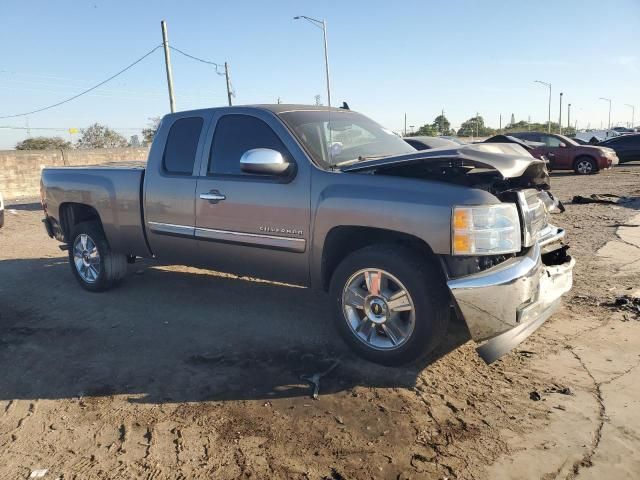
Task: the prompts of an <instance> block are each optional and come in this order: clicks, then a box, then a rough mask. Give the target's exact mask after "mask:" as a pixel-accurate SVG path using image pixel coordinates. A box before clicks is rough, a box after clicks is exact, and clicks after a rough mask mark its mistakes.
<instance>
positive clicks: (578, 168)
mask: <svg viewBox="0 0 640 480" xmlns="http://www.w3.org/2000/svg"><path fill="white" fill-rule="evenodd" d="M573 171H574V172H576V173H577V174H578V175H592V174H594V173H597V172H598V164H597V163H596V161H595V160H594V159H593V158H591V157H584V156H583V157H578V158H576V159H575V160H574V162H573Z"/></svg>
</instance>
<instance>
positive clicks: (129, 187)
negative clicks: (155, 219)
mask: <svg viewBox="0 0 640 480" xmlns="http://www.w3.org/2000/svg"><path fill="white" fill-rule="evenodd" d="M144 167H145V162H113V163H106V164H103V165H91V166H80V167H77V166H74V167H56V168H45V169H44V170H43V171H42V185H41V189H42V194H43V201H44V205H45V206H46V210H47V214H48V215H49V217H51V218H52V220H53V222H54V224H55V222H57V223H58V225H60V224H61V217H62V214H61V212H62V210H63V209H64V208H65V204H69V203H78V204H83V205H90V206H91V207H93V208H94V209H95V210H96V211H97V212H98V214H99V216H100V219H101V220H102V225H103V228H104V231H105V234H106V236H107V238H109V239H110V247H111V249H112V250H114V251H116V252H121V253H126V254H131V255H138V256H145V257H148V256H150V255H151V252H150V251H149V247H148V245H147V241H146V238H145V232H144V221H143V211H142V201H141V199H142V184H143V180H144V174H145V168H144Z"/></svg>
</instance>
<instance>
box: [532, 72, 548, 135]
mask: <svg viewBox="0 0 640 480" xmlns="http://www.w3.org/2000/svg"><path fill="white" fill-rule="evenodd" d="M534 83H539V84H541V85H544V86H546V87H549V116H548V119H547V132H548V133H551V84H550V83H547V82H542V81H540V80H534Z"/></svg>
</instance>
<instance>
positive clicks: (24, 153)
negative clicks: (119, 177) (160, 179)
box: [0, 148, 149, 200]
mask: <svg viewBox="0 0 640 480" xmlns="http://www.w3.org/2000/svg"><path fill="white" fill-rule="evenodd" d="M148 153H149V149H148V148H98V149H95V150H2V151H0V192H2V194H3V195H4V198H5V200H12V199H18V198H21V197H39V196H40V171H41V170H42V169H43V168H44V167H63V166H70V165H96V164H100V163H109V162H118V161H128V160H146V159H147V154H148Z"/></svg>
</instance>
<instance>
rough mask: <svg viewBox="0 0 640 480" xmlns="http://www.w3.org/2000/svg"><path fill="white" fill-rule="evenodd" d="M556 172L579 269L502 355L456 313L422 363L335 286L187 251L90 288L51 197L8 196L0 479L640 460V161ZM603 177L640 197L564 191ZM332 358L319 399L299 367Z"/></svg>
mask: <svg viewBox="0 0 640 480" xmlns="http://www.w3.org/2000/svg"><path fill="white" fill-rule="evenodd" d="M552 181H553V183H552V187H553V188H552V189H553V191H554V193H555V194H556V196H557V197H559V198H560V199H561V200H562V201H564V202H565V204H566V207H567V211H566V212H565V213H564V214H562V215H559V216H555V217H554V222H555V223H557V224H559V225H560V226H562V227H565V228H566V229H567V230H568V237H569V241H570V242H571V245H572V248H571V250H570V253H571V254H572V255H573V256H575V258H576V259H577V262H578V263H577V266H576V269H575V286H574V289H573V290H572V292H570V294H568V296H567V298H566V301H565V304H564V306H563V307H562V310H561V311H560V312H558V313H557V314H556V315H555V316H553V317H552V318H551V319H550V320H549V321H548V322H547V323H546V324H545V325H544V326H543V327H542V328H541V329H540V330H538V331H537V332H536V333H535V334H534V335H533V336H532V337H530V338H529V339H528V340H527V341H526V342H525V343H523V344H522V345H521V346H520V347H519V348H518V349H516V350H515V351H514V352H512V353H510V354H509V355H507V356H505V357H504V358H503V359H502V360H500V361H498V362H496V363H494V364H493V365H490V366H487V365H485V364H484V363H483V362H482V361H481V360H480V358H479V357H478V356H477V354H476V353H475V350H474V344H473V343H472V342H470V341H468V333H467V331H466V327H464V326H463V325H460V324H452V325H451V328H450V332H449V336H448V339H447V342H445V345H443V346H442V348H440V349H439V350H438V352H436V354H435V355H434V356H433V357H432V358H430V359H429V360H428V361H425V362H424V363H423V364H421V365H417V366H415V365H414V366H411V367H406V368H395V369H391V368H383V367H379V366H376V365H373V364H370V363H367V362H364V361H362V360H359V359H358V358H355V357H354V356H353V355H351V354H350V353H349V351H348V350H347V349H346V347H344V346H343V344H342V343H341V342H340V341H339V340H337V339H336V338H335V332H334V331H333V328H332V327H331V326H330V325H331V324H330V322H329V312H328V308H327V306H326V303H327V302H326V299H325V297H324V295H323V294H320V293H313V292H310V291H308V290H306V289H301V288H294V287H283V286H277V285H273V284H270V283H267V282H257V281H250V280H247V279H239V278H233V277H229V276H223V275H219V274H215V273H213V272H208V271H203V270H198V269H193V268H184V267H164V266H158V265H155V264H154V263H151V262H142V263H137V264H135V265H132V266H130V272H129V273H130V274H129V276H128V277H127V279H126V281H125V282H124V284H123V285H122V286H121V287H120V288H118V289H116V290H113V291H110V292H108V293H103V294H91V293H88V292H85V291H83V290H81V289H80V288H79V286H77V285H76V283H75V280H74V279H73V277H72V275H71V272H70V270H69V267H68V264H67V261H66V258H65V254H64V252H61V251H60V250H59V249H58V244H57V243H56V242H54V241H52V240H50V239H48V238H47V237H46V234H45V232H44V229H43V227H42V225H41V223H40V219H41V212H40V210H39V205H37V204H33V203H26V202H22V203H20V204H19V205H13V206H12V205H8V207H7V208H8V209H10V211H8V212H7V221H6V225H5V227H4V228H3V229H1V230H0V479H2V480H4V479H24V478H28V477H29V475H30V474H31V473H32V472H34V470H38V469H47V473H46V475H45V477H44V478H46V479H56V478H59V479H64V480H69V479H83V480H84V479H98V478H99V479H107V478H108V479H131V478H144V479H165V478H167V479H205V478H207V479H209V478H215V479H231V478H257V479H263V478H296V479H297V478H300V479H303V478H310V479H322V478H327V479H334V480H338V479H368V478H382V479H396V478H397V479H409V478H412V479H423V478H424V479H444V478H447V479H454V478H455V479H478V480H479V479H516V478H517V479H529V478H532V479H533V478H535V479H545V480H550V479H556V478H557V479H573V478H585V479H588V478H592V479H602V478H612V479H613V478H615V479H624V478H629V479H636V478H640V369H638V368H637V367H638V365H640V321H639V317H637V316H636V315H635V314H634V313H633V312H628V311H621V310H618V309H616V308H614V307H611V306H608V302H611V301H612V300H613V299H614V298H615V296H616V295H617V294H620V293H627V294H633V293H634V292H636V293H637V290H638V289H640V226H639V225H640V215H639V213H640V212H639V209H640V164H630V165H625V166H623V167H620V168H616V169H615V170H614V171H608V172H604V173H602V174H599V175H594V176H589V177H576V176H573V175H570V174H554V176H553V180H552ZM591 193H615V194H618V195H629V196H633V197H639V198H638V199H637V200H636V201H634V202H632V203H626V204H621V205H602V204H597V205H596V204H589V205H577V204H572V203H571V201H570V200H571V198H572V197H573V196H574V195H589V194H591ZM9 203H10V202H9ZM335 361H338V362H339V363H338V365H337V366H336V367H335V368H334V369H333V370H332V371H331V372H330V373H328V374H327V375H326V376H325V377H323V378H322V379H321V385H320V397H319V399H318V400H313V399H312V398H311V396H310V394H311V389H310V387H309V385H308V384H307V383H305V382H304V381H303V380H301V378H300V376H301V375H303V374H313V373H317V372H322V371H324V370H326V369H328V368H329V367H330V366H331V365H333V364H334V362H335Z"/></svg>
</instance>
